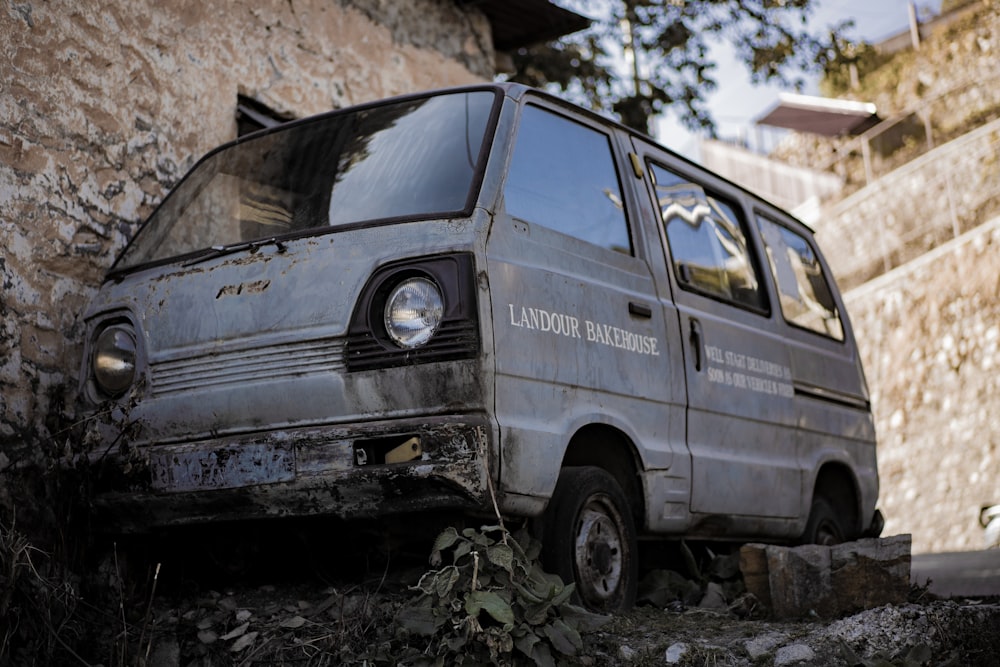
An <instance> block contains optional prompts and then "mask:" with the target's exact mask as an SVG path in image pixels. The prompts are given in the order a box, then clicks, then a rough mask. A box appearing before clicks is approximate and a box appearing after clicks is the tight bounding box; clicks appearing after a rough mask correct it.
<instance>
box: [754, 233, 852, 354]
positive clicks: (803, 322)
mask: <svg viewBox="0 0 1000 667" xmlns="http://www.w3.org/2000/svg"><path fill="white" fill-rule="evenodd" d="M757 225H758V226H759V227H760V233H761V236H762V237H763V238H764V246H765V248H766V250H767V259H768V261H769V262H770V264H771V273H772V274H774V282H775V284H776V285H777V286H778V294H779V296H780V298H781V312H782V314H783V315H784V316H785V319H786V320H787V321H788V322H789V323H791V324H794V325H796V326H800V327H803V328H805V329H809V330H810V331H815V332H816V333H821V334H823V335H825V336H829V337H830V338H833V339H835V340H844V326H843V324H842V323H841V321H840V313H839V312H838V311H837V304H836V303H835V302H834V300H833V295H832V294H831V291H830V284H829V282H827V279H826V275H825V274H824V273H823V267H822V266H821V265H820V263H819V259H818V258H817V257H816V252H815V251H814V250H813V248H812V245H810V243H809V241H808V240H807V239H806V238H805V237H803V236H802V235H800V234H797V233H795V232H793V231H792V230H790V229H788V228H787V227H785V226H783V225H779V224H778V223H776V222H773V221H772V220H768V219H767V218H765V217H763V216H761V215H759V214H758V215H757Z"/></svg>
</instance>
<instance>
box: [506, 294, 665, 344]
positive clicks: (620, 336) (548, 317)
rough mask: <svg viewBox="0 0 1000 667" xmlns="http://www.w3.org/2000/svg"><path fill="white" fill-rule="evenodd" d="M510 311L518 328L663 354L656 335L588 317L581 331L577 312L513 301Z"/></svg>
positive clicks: (513, 324) (511, 321)
mask: <svg viewBox="0 0 1000 667" xmlns="http://www.w3.org/2000/svg"><path fill="white" fill-rule="evenodd" d="M507 310H508V312H509V313H510V325H511V326H512V327H517V328H518V329H527V330H530V331H540V332H542V333H549V334H555V335H559V336H565V337H567V338H581V339H584V340H586V341H587V342H588V343H596V344H598V345H606V346H608V347H614V348H617V349H619V350H626V351H628V352H634V353H635V354H642V355H646V356H651V357H658V356H660V349H659V345H658V341H657V339H656V337H654V336H645V335H642V334H638V333H635V332H634V331H629V330H628V329H622V328H621V327H616V326H612V325H610V324H605V323H602V322H593V321H591V320H587V319H584V320H583V332H582V333H581V329H580V318H578V317H576V316H575V315H568V314H566V313H559V312H556V311H551V310H545V309H544V308H532V307H529V306H516V305H514V304H513V303H508V304H507Z"/></svg>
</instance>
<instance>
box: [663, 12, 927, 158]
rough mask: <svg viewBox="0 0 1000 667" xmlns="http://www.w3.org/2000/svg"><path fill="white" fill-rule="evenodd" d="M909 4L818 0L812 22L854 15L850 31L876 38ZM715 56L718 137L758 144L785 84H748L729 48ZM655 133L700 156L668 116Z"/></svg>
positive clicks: (713, 104) (898, 23)
mask: <svg viewBox="0 0 1000 667" xmlns="http://www.w3.org/2000/svg"><path fill="white" fill-rule="evenodd" d="M914 4H915V5H916V7H917V16H922V15H923V13H924V12H925V11H926V10H929V11H931V12H932V13H934V14H937V13H938V12H939V10H940V7H941V0H916V1H915V3H914ZM908 5H909V0H819V4H818V6H817V8H816V11H815V12H814V14H813V17H812V23H813V26H812V27H813V28H814V29H816V30H825V29H826V28H827V27H828V26H831V25H833V24H835V23H838V22H840V21H842V20H845V19H853V20H854V29H853V30H852V31H851V32H850V33H849V36H851V37H854V38H855V39H864V40H866V41H869V42H877V41H879V40H880V39H882V38H884V37H888V36H891V35H894V34H896V33H899V32H901V31H903V30H907V29H908V28H909V18H908V17H909V14H908ZM723 51H725V52H723ZM716 58H717V63H718V68H717V70H716V79H717V81H718V82H719V87H718V89H717V90H716V91H715V92H714V93H712V94H711V95H710V96H709V97H708V107H709V109H710V111H711V113H712V115H713V116H714V118H715V122H716V127H717V132H718V134H719V136H720V137H722V138H725V139H732V138H743V137H748V135H749V137H748V138H749V140H750V142H751V144H753V145H757V143H758V138H759V137H760V136H761V134H763V135H764V137H763V138H764V139H765V141H766V139H767V136H766V135H767V134H768V133H770V132H773V130H768V129H766V128H765V129H763V130H761V131H760V132H759V131H758V130H757V128H756V126H755V125H754V120H755V119H756V118H758V117H760V116H762V115H763V114H764V113H765V112H767V111H768V110H769V109H770V108H771V106H773V105H774V104H775V103H776V102H777V99H778V93H779V92H781V91H782V90H785V89H782V88H780V87H778V86H752V85H751V84H750V77H749V74H747V72H746V69H745V68H744V67H743V65H741V64H739V63H738V62H736V61H735V60H734V58H733V56H732V54H731V52H729V51H728V49H722V48H720V52H719V53H718V54H717V55H716ZM786 92H795V91H789V90H786ZM802 92H803V93H805V94H807V95H816V94H818V88H817V82H816V81H812V82H810V83H808V84H807V86H806V88H805V89H804V90H803V91H802ZM772 136H773V135H772ZM656 138H657V139H658V140H659V141H660V142H661V143H663V144H665V145H666V146H667V147H668V148H672V149H673V150H675V151H677V152H679V153H682V154H684V155H686V156H688V157H691V158H694V159H697V157H698V155H697V152H698V143H699V139H698V137H696V136H694V135H692V134H690V133H688V132H687V131H686V130H684V129H683V128H682V127H681V125H680V124H679V123H677V122H676V120H674V119H672V118H669V117H667V118H663V119H661V120H660V122H659V123H658V125H657V128H656Z"/></svg>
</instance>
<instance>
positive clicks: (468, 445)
mask: <svg viewBox="0 0 1000 667" xmlns="http://www.w3.org/2000/svg"><path fill="white" fill-rule="evenodd" d="M489 434H490V429H489V428H488V425H487V420H486V418H485V417H484V416H468V415H462V416H454V417H435V418H429V419H420V420H413V421H405V422H402V421H399V420H394V421H391V422H384V423H379V422H373V423H368V424H364V425H357V426H352V427H345V426H342V425H338V426H332V427H323V428H309V429H296V430H285V431H275V432H268V433H261V434H254V435H250V436H239V437H231V438H215V439H210V440H204V441H199V442H191V443H178V444H169V445H151V446H145V447H136V448H132V449H128V448H125V449H123V450H122V451H120V452H117V453H116V454H114V455H113V456H109V455H104V456H100V457H97V456H95V457H94V458H93V459H92V461H91V463H92V467H93V471H94V473H95V490H96V494H95V497H94V499H93V504H94V508H95V510H96V512H97V515H98V522H99V525H102V526H104V527H106V528H108V529H109V530H115V531H124V532H141V531H143V530H147V529H150V528H154V527H160V526H170V525H183V524H192V523H206V522H212V521H228V520H239V519H257V518H267V517H281V516H309V515H332V516H337V517H341V518H344V519H357V518H368V517H377V516H384V515H388V514H398V513H405V512H415V511H424V510H430V509H444V508H467V509H470V510H472V509H485V508H488V507H490V506H491V503H490V499H489V492H488V484H487V475H488V474H489V471H490V458H491V456H490V453H489V452H490V451H491V447H490V441H489V440H490V435H489Z"/></svg>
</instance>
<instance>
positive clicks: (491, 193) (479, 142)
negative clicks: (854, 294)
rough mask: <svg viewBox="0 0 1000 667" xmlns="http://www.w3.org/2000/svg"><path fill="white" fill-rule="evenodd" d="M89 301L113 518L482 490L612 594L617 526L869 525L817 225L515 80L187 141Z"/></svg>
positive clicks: (297, 511)
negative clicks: (170, 180) (196, 150)
mask: <svg viewBox="0 0 1000 667" xmlns="http://www.w3.org/2000/svg"><path fill="white" fill-rule="evenodd" d="M85 320H86V331H87V334H86V343H85V352H84V365H83V370H82V373H81V383H82V386H81V396H82V397H83V399H84V400H85V401H86V402H87V404H88V409H89V410H91V411H92V413H93V414H94V415H95V418H94V420H93V421H94V428H93V429H92V432H91V433H90V434H89V438H88V441H89V442H91V443H93V450H92V451H93V453H92V455H91V456H92V460H93V462H94V463H95V464H97V463H100V466H99V469H100V471H101V473H100V476H99V480H100V484H99V494H98V495H97V497H96V499H95V503H96V506H97V507H98V508H99V509H100V510H101V511H102V512H103V513H104V515H105V516H106V517H107V519H106V520H107V522H108V524H107V525H109V526H111V525H113V526H115V527H116V529H120V530H125V531H129V530H146V529H149V528H151V527H154V526H173V525H180V524H188V523H198V522H211V521H222V520H238V519H251V518H266V517H283V516H306V515H330V516H338V517H343V518H350V519H357V518H367V517H384V516H387V515H398V514H400V513H409V512H431V511H440V510H445V509H447V510H459V511H462V512H467V513H469V514H471V515H477V514H478V515H485V514H492V513H493V512H494V511H496V512H498V513H499V514H500V515H502V516H503V517H508V518H511V519H515V518H523V519H527V520H530V521H531V522H532V525H534V526H536V529H537V531H538V533H539V534H540V536H541V537H542V542H543V545H544V546H543V554H544V556H543V558H544V561H545V565H546V566H547V567H548V568H549V569H550V570H551V571H554V572H556V573H558V574H559V575H561V576H562V577H563V578H564V579H566V580H572V581H575V582H576V584H577V589H576V590H577V595H578V597H579V600H580V601H581V602H582V603H583V604H585V605H587V606H588V607H590V608H592V609H595V610H602V611H614V610H621V609H626V608H628V607H629V606H630V605H631V604H632V602H633V600H634V596H635V590H636V578H637V576H638V575H637V555H636V552H637V541H638V540H643V539H651V538H679V537H686V538H689V539H699V540H701V539H704V540H727V541H741V540H742V541H745V540H757V541H770V542H784V543H799V542H807V543H819V544H833V543H837V542H841V541H846V540H851V539H854V538H857V537H859V536H861V535H877V534H878V532H879V531H880V530H881V523H882V522H881V516H880V514H879V513H878V511H877V510H876V508H875V505H876V499H877V495H878V476H877V471H876V458H875V432H874V426H873V420H872V413H871V406H870V401H869V392H868V389H867V387H866V383H865V378H864V373H863V371H862V367H861V362H860V360H859V356H858V350H857V347H856V345H855V341H854V337H853V333H852V330H851V324H850V321H849V319H848V317H847V311H846V309H845V307H844V303H843V301H842V299H841V296H840V294H839V293H838V291H837V288H836V285H835V284H834V281H833V278H832V276H831V272H830V269H829V267H828V266H827V264H826V262H825V260H824V259H823V256H822V254H821V253H820V251H819V248H818V247H817V246H816V243H815V240H814V239H813V235H812V233H811V232H810V230H809V229H808V228H807V227H806V226H805V225H803V224H802V223H800V222H799V221H797V220H796V219H794V218H793V217H791V216H790V215H789V214H788V213H786V212H785V211H782V210H780V209H779V208H776V207H775V206H773V205H771V204H769V203H768V202H766V201H764V200H762V199H760V198H759V197H757V196H755V195H753V194H751V193H749V192H747V191H746V190H743V189H741V188H740V187H738V186H736V185H734V184H733V183H730V182H728V181H726V180H725V179H723V178H721V177H719V176H718V175H716V174H713V173H711V172H709V171H706V170H705V169H704V168H702V167H699V166H698V165H696V164H694V163H692V162H690V161H688V160H685V159H683V158H682V157H680V156H678V155H676V154H674V153H672V152H670V151H669V150H667V149H665V148H663V147H661V146H659V145H657V144H656V143H654V142H653V141H652V140H650V139H649V138H648V137H645V136H642V135H640V134H637V133H635V132H634V131H632V130H629V129H627V128H625V127H623V126H621V125H619V124H616V123H614V122H612V121H609V120H607V119H605V118H602V117H599V116H597V115H595V114H593V113H590V112H588V111H585V110H583V109H580V108H578V107H576V106H573V105H571V104H568V103H566V102H564V101H562V100H559V99H557V98H555V97H553V96H550V95H547V94H545V93H542V92H540V91H537V90H533V89H530V88H527V87H523V86H520V85H514V84H490V85H485V84H484V85H477V86H470V87H462V88H457V89H448V90H444V91H436V92H431V93H426V94H420V95H410V96H405V97H397V98H393V99H389V100H385V101H380V102H376V103H371V104H365V105H361V106H357V107H352V108H348V109H343V110H339V111H335V112H332V113H327V114H323V115H320V116H316V117H312V118H307V119H303V120H299V121H294V122H291V123H287V124H285V125H282V126H279V127H277V128H273V129H270V130H266V131H263V132H260V133H257V134H254V135H252V136H249V137H244V138H240V139H239V140H238V141H235V142H233V143H230V144H227V145H225V146H222V147H221V148H218V149H216V150H214V151H212V152H211V153H209V154H208V155H207V156H205V157H204V158H203V159H202V160H201V161H199V162H198V163H197V165H196V166H195V167H194V168H193V169H192V170H191V172H190V173H188V174H187V176H185V177H184V179H183V180H182V181H181V182H180V183H179V184H178V185H177V187H176V188H174V190H173V191H172V192H171V193H170V194H169V196H167V197H166V198H165V199H164V201H163V202H162V203H161V204H160V206H159V207H158V208H157V209H156V210H155V211H154V212H153V214H152V215H151V216H150V218H149V219H148V220H147V221H146V222H145V224H144V225H143V226H142V227H141V228H140V229H139V231H138V232H137V233H136V234H135V236H134V238H132V240H131V242H130V243H129V244H128V245H127V247H126V248H125V249H124V250H123V252H122V253H121V255H120V256H119V257H118V258H117V260H116V261H115V263H114V265H113V266H112V267H111V269H110V271H109V273H108V274H107V279H106V280H105V281H104V283H103V285H102V287H101V288H100V291H99V292H98V293H97V295H96V297H95V298H94V299H93V301H92V302H91V303H90V305H89V307H88V308H87V310H86V314H85Z"/></svg>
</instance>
